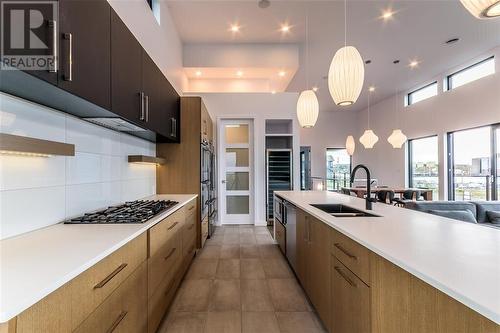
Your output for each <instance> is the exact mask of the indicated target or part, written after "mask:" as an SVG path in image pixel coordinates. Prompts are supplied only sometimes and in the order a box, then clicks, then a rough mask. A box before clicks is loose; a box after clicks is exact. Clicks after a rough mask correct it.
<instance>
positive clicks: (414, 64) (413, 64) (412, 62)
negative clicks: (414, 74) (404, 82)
mask: <svg viewBox="0 0 500 333" xmlns="http://www.w3.org/2000/svg"><path fill="white" fill-rule="evenodd" d="M418 64H419V62H418V61H417V60H411V61H410V64H409V66H410V68H417V67H418Z"/></svg>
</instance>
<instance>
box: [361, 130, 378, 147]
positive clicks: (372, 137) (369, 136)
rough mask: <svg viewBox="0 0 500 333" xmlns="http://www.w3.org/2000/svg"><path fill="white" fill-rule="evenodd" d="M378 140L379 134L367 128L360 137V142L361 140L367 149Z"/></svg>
mask: <svg viewBox="0 0 500 333" xmlns="http://www.w3.org/2000/svg"><path fill="white" fill-rule="evenodd" d="M377 141H378V136H377V135H376V134H375V133H374V132H373V131H372V130H371V129H367V130H365V132H364V133H363V135H362V136H361V137H360V138H359V142H361V144H362V145H363V146H364V147H365V148H366V149H372V148H373V146H375V144H376V143H377Z"/></svg>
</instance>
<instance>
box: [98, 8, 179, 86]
mask: <svg viewBox="0 0 500 333" xmlns="http://www.w3.org/2000/svg"><path fill="white" fill-rule="evenodd" d="M108 2H109V3H110V5H111V7H113V9H114V10H115V11H116V13H117V14H118V16H120V18H121V19H122V20H123V22H125V24H126V25H127V27H128V28H129V30H130V31H131V32H132V33H133V34H134V36H135V38H137V40H138V41H139V43H140V44H141V45H142V47H143V48H144V49H145V50H146V51H147V53H148V54H149V56H150V57H151V58H152V59H153V60H154V62H155V63H156V65H157V66H158V67H159V68H160V69H161V70H162V71H163V74H165V76H166V77H167V78H168V80H169V81H170V83H171V84H172V86H173V87H174V88H175V89H176V90H177V93H178V94H179V95H181V94H182V92H183V91H184V90H186V88H187V78H186V75H185V74H184V71H183V65H182V41H181V40H180V38H179V34H178V32H177V28H176V27H175V25H174V22H173V20H172V16H171V15H170V10H169V8H168V4H167V2H166V1H158V4H159V6H160V24H158V22H157V21H156V19H155V17H154V15H153V12H152V10H151V8H149V6H148V4H147V2H146V0H108Z"/></svg>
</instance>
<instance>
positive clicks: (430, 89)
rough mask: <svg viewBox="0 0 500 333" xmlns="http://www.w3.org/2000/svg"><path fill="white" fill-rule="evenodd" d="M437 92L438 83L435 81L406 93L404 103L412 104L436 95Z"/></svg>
mask: <svg viewBox="0 0 500 333" xmlns="http://www.w3.org/2000/svg"><path fill="white" fill-rule="evenodd" d="M437 93H438V84H437V81H435V82H432V83H431V84H428V85H426V86H424V87H422V88H419V89H417V90H414V91H412V92H410V93H408V95H406V105H407V106H408V105H412V104H415V103H418V102H420V101H423V100H424V99H427V98H431V97H433V96H436V95H437Z"/></svg>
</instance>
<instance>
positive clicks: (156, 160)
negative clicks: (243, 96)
mask: <svg viewBox="0 0 500 333" xmlns="http://www.w3.org/2000/svg"><path fill="white" fill-rule="evenodd" d="M128 162H129V163H151V164H165V162H166V160H165V159H164V158H161V157H155V156H146V155H128Z"/></svg>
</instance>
